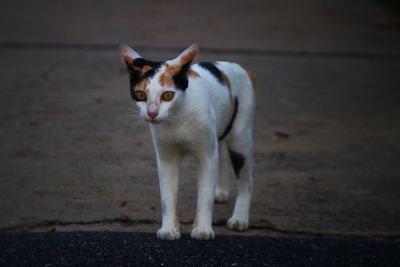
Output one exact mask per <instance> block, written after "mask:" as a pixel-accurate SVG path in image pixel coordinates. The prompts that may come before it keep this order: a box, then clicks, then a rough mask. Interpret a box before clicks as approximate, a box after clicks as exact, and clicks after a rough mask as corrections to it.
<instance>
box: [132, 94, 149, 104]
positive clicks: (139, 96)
mask: <svg viewBox="0 0 400 267" xmlns="http://www.w3.org/2000/svg"><path fill="white" fill-rule="evenodd" d="M132 96H133V99H135V100H136V101H139V102H140V101H146V100H147V95H146V93H145V92H143V91H135V92H133V95H132Z"/></svg>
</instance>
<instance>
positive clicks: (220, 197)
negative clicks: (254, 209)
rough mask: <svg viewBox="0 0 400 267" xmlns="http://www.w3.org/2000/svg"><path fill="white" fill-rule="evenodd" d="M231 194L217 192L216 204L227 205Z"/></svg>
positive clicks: (226, 191) (223, 191)
mask: <svg viewBox="0 0 400 267" xmlns="http://www.w3.org/2000/svg"><path fill="white" fill-rule="evenodd" d="M228 199H229V192H228V190H219V189H217V190H216V191H215V202H217V203H225V202H228Z"/></svg>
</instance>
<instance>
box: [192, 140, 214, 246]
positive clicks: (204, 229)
mask: <svg viewBox="0 0 400 267" xmlns="http://www.w3.org/2000/svg"><path fill="white" fill-rule="evenodd" d="M198 172H199V174H198V182H197V186H198V197H197V212H196V218H195V221H194V223H193V230H192V234H191V237H192V238H194V239H205V240H208V239H214V231H213V229H212V212H213V205H214V194H215V187H216V182H217V178H218V149H217V148H215V149H213V151H212V152H210V153H209V154H207V155H203V156H202V157H201V158H199V170H198Z"/></svg>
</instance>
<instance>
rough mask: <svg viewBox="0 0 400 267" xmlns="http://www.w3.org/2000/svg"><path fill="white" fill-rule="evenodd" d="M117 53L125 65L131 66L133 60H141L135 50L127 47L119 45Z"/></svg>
mask: <svg viewBox="0 0 400 267" xmlns="http://www.w3.org/2000/svg"><path fill="white" fill-rule="evenodd" d="M119 52H120V54H121V57H122V59H123V60H124V61H125V63H126V64H127V65H132V64H133V61H134V60H135V59H138V58H141V56H140V55H139V54H138V53H137V52H136V51H135V50H133V49H132V48H130V47H129V46H127V45H121V46H120V47H119Z"/></svg>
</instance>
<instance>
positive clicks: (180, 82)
mask: <svg viewBox="0 0 400 267" xmlns="http://www.w3.org/2000/svg"><path fill="white" fill-rule="evenodd" d="M191 63H192V61H189V62H188V63H186V64H185V65H183V66H182V68H181V69H180V71H179V72H178V73H177V74H175V75H174V76H172V80H173V81H174V84H175V87H176V88H177V89H180V90H182V91H185V90H186V89H187V88H188V86H189V80H188V77H187V74H188V71H189V69H190V64H191Z"/></svg>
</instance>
